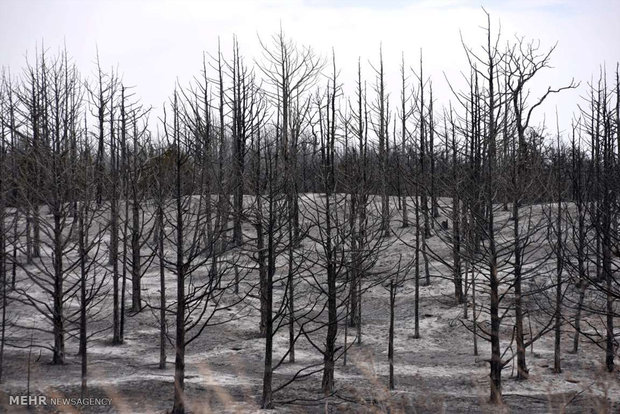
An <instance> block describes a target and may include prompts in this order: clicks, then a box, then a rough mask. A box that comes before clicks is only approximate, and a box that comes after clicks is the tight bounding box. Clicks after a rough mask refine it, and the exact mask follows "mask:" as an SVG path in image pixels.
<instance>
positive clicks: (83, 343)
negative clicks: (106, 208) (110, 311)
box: [78, 201, 88, 397]
mask: <svg viewBox="0 0 620 414" xmlns="http://www.w3.org/2000/svg"><path fill="white" fill-rule="evenodd" d="M87 203H88V201H82V205H81V206H80V207H79V211H78V220H79V224H78V226H79V235H78V238H79V252H80V352H79V353H80V356H81V367H82V384H81V395H82V397H85V396H86V391H87V386H88V356H87V336H86V335H87V331H86V328H87V327H86V260H87V252H86V236H85V233H86V229H85V225H84V215H85V209H86V208H87V207H86V205H87Z"/></svg>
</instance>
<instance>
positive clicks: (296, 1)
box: [0, 0, 620, 124]
mask: <svg viewBox="0 0 620 414" xmlns="http://www.w3.org/2000/svg"><path fill="white" fill-rule="evenodd" d="M481 4H482V5H484V7H485V8H486V9H487V10H488V11H489V12H490V13H491V16H492V20H493V24H494V26H495V28H496V29H497V28H499V24H500V23H501V31H502V34H503V36H504V39H505V40H506V41H508V40H514V36H515V35H520V36H525V37H527V38H533V39H539V40H540V41H541V45H542V47H550V46H552V45H554V44H555V43H556V42H557V43H558V46H557V49H556V51H555V53H554V55H553V58H552V65H553V66H554V69H550V70H548V71H546V72H545V73H544V74H543V75H542V76H541V78H540V79H539V82H538V83H537V84H536V86H537V88H541V89H538V91H541V92H544V90H546V87H547V86H549V85H551V86H561V85H564V84H567V83H568V82H569V81H570V80H571V78H572V77H574V78H575V79H576V80H577V81H581V82H582V87H581V88H580V90H579V91H577V92H568V93H565V94H564V95H562V97H561V99H554V100H552V101H550V102H549V103H548V104H547V105H546V108H545V111H547V114H548V115H549V114H551V115H552V114H553V113H554V111H555V106H556V105H557V106H558V108H559V111H560V112H561V115H560V117H561V122H562V123H563V124H564V123H565V122H566V120H567V119H569V118H570V115H569V112H570V113H572V112H573V110H574V109H576V105H577V103H578V102H579V101H580V100H579V95H580V94H581V95H582V94H583V92H584V90H585V84H586V83H587V82H588V81H590V79H591V78H592V76H593V75H594V76H596V74H597V73H598V70H599V68H600V66H601V65H602V64H606V65H607V69H608V71H610V72H611V71H615V67H616V62H618V61H620V0H589V1H585V0H567V1H562V0H509V1H500V0H490V1H484V0H478V1H473V0H409V1H407V0H383V1H381V0H331V1H330V0H288V1H285V0H238V1H235V0H228V1H198V0H195V1H163V0H161V1H160V0H157V1H146V0H142V1H139V0H134V1H131V0H122V1H121V0H90V1H69V0H64V1H60V0H59V1H52V0H15V1H13V0H0V51H1V52H0V66H5V67H10V68H11V70H12V72H13V73H16V72H18V71H19V69H20V68H21V67H23V65H24V62H25V59H26V56H30V57H32V56H33V55H34V52H35V50H36V48H37V47H39V48H40V45H41V42H42V41H43V42H44V44H45V47H46V48H48V49H50V50H51V51H55V50H57V49H58V48H60V47H62V46H63V44H66V46H67V50H68V51H69V54H70V55H71V56H72V57H73V59H74V61H75V62H76V63H77V64H78V66H79V68H80V69H81V71H82V73H84V74H85V75H91V74H92V73H93V71H94V61H95V58H96V53H97V52H96V51H97V49H98V50H99V55H100V59H101V62H102V64H103V66H104V67H112V66H114V67H117V68H118V69H119V71H120V72H121V73H122V74H123V79H124V81H125V83H126V84H128V85H134V86H135V87H136V92H137V94H138V95H139V96H140V97H141V99H142V101H143V102H144V103H146V104H148V105H153V106H154V107H156V108H157V107H161V105H162V102H163V101H164V100H166V99H167V97H168V96H170V93H171V91H172V89H173V87H174V84H175V82H176V81H177V80H178V81H179V82H180V83H181V84H187V82H189V81H190V80H191V78H192V76H193V75H195V74H198V73H199V71H200V67H201V59H202V51H207V52H211V53H213V52H215V51H216V47H217V40H218V36H220V38H221V41H222V47H223V49H224V51H225V52H226V51H227V50H229V49H230V48H229V45H230V40H231V38H232V35H233V34H236V35H237V36H238V38H239V43H240V46H241V50H242V53H243V54H244V55H246V56H247V58H246V59H251V58H252V57H255V56H259V54H260V45H259V42H258V36H260V37H261V38H268V37H269V36H271V35H272V34H273V33H275V32H276V31H278V30H279V27H280V25H282V28H283V30H284V32H285V33H286V35H288V36H289V37H291V38H292V39H294V40H295V41H296V42H297V43H299V44H305V45H310V46H312V47H313V48H314V49H315V51H316V52H317V53H319V54H322V55H324V56H327V55H329V54H330V53H331V48H332V47H333V48H334V50H335V52H336V57H337V61H338V66H339V67H340V68H341V71H342V72H341V73H342V76H341V82H343V83H344V84H345V87H346V86H347V85H349V86H351V85H353V82H354V80H355V77H354V76H355V71H356V62H357V59H358V57H361V59H362V63H364V64H366V68H365V73H366V74H367V77H368V78H369V80H371V79H372V78H371V69H370V67H369V66H368V62H369V61H370V62H376V61H377V57H378V49H379V44H380V43H381V44H382V45H383V49H384V56H385V66H386V71H387V73H388V75H389V77H390V81H391V83H392V84H394V86H396V80H397V79H398V76H399V70H400V68H399V65H400V56H401V53H404V54H405V58H406V61H407V62H408V63H409V65H412V66H416V67H417V61H418V60H419V53H420V49H423V53H424V63H425V67H426V69H425V70H426V72H427V73H428V74H429V75H430V76H431V77H432V79H433V85H434V87H435V89H436V96H437V97H438V100H439V101H440V102H439V104H440V105H441V104H445V103H447V99H448V98H449V92H448V88H447V86H446V81H445V79H444V73H445V74H446V75H447V76H448V77H449V78H450V79H457V78H458V76H459V75H458V74H459V71H460V70H461V69H464V68H465V66H464V64H465V56H464V53H463V49H462V46H461V42H460V34H459V32H461V33H462V35H463V38H464V40H465V41H466V42H467V43H468V44H469V45H472V46H475V45H480V44H481V43H482V42H483V41H484V33H483V31H482V30H481V28H480V26H481V25H484V24H485V15H484V13H483V12H482V10H481ZM533 92H534V93H536V91H533ZM398 94H399V92H398V90H393V91H392V96H393V99H397V98H398ZM548 123H549V119H548ZM554 123H555V122H552V124H554Z"/></svg>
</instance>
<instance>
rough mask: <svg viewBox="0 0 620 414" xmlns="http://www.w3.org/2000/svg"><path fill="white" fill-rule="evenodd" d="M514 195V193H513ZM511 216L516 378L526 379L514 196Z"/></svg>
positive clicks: (517, 216)
mask: <svg viewBox="0 0 620 414" xmlns="http://www.w3.org/2000/svg"><path fill="white" fill-rule="evenodd" d="M515 194H516V192H515ZM512 216H513V218H514V239H515V241H514V243H515V245H514V252H513V253H514V261H515V264H514V278H515V281H514V289H515V325H516V326H515V328H516V335H517V337H516V342H517V378H519V379H527V377H528V369H527V365H526V362H525V343H524V334H523V305H522V303H521V299H522V295H521V273H522V264H521V260H522V251H521V239H520V237H521V236H520V233H519V198H518V196H515V198H514V200H513V203H512Z"/></svg>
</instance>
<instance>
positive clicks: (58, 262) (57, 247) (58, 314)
mask: <svg viewBox="0 0 620 414" xmlns="http://www.w3.org/2000/svg"><path fill="white" fill-rule="evenodd" d="M57 208H58V207H57V206H54V258H53V263H54V307H53V312H52V321H53V324H54V328H53V331H54V349H53V359H52V363H53V364H55V365H56V364H58V365H62V364H64V363H65V328H64V315H63V299H64V292H63V281H64V272H63V261H62V256H63V255H62V238H63V236H62V227H61V226H62V225H61V217H60V212H58V211H57Z"/></svg>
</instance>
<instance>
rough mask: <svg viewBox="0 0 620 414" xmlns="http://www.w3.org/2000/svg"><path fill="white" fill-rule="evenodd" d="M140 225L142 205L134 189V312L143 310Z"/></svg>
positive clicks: (132, 240)
mask: <svg viewBox="0 0 620 414" xmlns="http://www.w3.org/2000/svg"><path fill="white" fill-rule="evenodd" d="M140 225H141V223H140V205H139V203H138V200H137V195H136V190H135V189H134V190H133V200H132V203H131V310H132V311H133V312H140V311H141V310H142V298H141V294H142V287H141V283H140V277H141V275H142V264H141V255H140Z"/></svg>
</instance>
